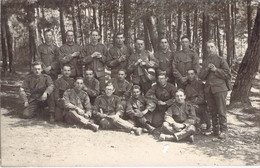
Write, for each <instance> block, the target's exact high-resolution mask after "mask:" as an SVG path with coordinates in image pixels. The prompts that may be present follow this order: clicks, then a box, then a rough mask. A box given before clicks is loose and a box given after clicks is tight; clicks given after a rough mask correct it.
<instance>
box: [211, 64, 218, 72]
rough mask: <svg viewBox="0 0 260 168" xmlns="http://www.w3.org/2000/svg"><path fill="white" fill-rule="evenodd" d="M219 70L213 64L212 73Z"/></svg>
mask: <svg viewBox="0 0 260 168" xmlns="http://www.w3.org/2000/svg"><path fill="white" fill-rule="evenodd" d="M216 70H217V68H216V67H215V65H214V64H211V71H213V72H215V71H216Z"/></svg>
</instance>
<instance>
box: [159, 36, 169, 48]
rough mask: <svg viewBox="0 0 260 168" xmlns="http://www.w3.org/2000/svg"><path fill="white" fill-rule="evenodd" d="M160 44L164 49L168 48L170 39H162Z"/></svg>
mask: <svg viewBox="0 0 260 168" xmlns="http://www.w3.org/2000/svg"><path fill="white" fill-rule="evenodd" d="M160 45H161V48H162V49H163V50H166V49H167V48H168V46H169V44H168V41H167V40H166V39H162V40H161V43H160Z"/></svg>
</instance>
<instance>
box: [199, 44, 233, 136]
mask: <svg viewBox="0 0 260 168" xmlns="http://www.w3.org/2000/svg"><path fill="white" fill-rule="evenodd" d="M207 50H208V57H207V58H206V59H205V60H204V61H203V63H202V70H201V72H200V75H199V77H200V78H201V79H202V80H206V84H205V89H204V91H205V97H206V100H207V103H208V107H209V111H210V112H211V114H212V126H213V135H215V136H218V138H220V139H225V138H226V136H227V116H226V97H227V91H228V87H227V84H226V82H227V80H229V79H231V72H230V69H229V67H228V64H227V62H226V61H225V60H224V59H223V58H222V57H220V56H219V55H218V54H217V48H216V46H215V44H214V42H213V41H209V42H207Z"/></svg>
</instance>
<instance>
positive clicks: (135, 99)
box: [126, 85, 156, 133]
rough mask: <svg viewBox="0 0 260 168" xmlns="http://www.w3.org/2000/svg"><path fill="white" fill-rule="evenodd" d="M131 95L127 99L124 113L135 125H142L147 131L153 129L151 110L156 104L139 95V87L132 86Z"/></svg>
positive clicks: (150, 131)
mask: <svg viewBox="0 0 260 168" xmlns="http://www.w3.org/2000/svg"><path fill="white" fill-rule="evenodd" d="M132 94H133V95H132V97H131V98H130V99H129V100H128V101H127V105H126V115H127V117H128V118H129V119H130V120H132V121H133V122H134V123H135V125H137V126H141V127H144V128H146V129H147V130H148V132H149V133H152V132H153V131H154V129H155V128H154V127H153V126H151V123H152V112H153V111H154V109H155V107H156V105H155V103H154V102H153V101H151V100H150V99H148V98H146V97H145V96H143V95H141V88H140V86H138V85H134V86H133V90H132Z"/></svg>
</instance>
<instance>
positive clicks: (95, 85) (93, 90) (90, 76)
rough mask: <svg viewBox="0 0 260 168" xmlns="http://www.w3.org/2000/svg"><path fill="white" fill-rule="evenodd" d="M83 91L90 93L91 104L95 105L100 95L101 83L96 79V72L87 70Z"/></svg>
mask: <svg viewBox="0 0 260 168" xmlns="http://www.w3.org/2000/svg"><path fill="white" fill-rule="evenodd" d="M84 84H85V86H84V87H83V90H84V91H85V92H87V93H88V96H89V98H90V103H91V104H94V102H95V99H96V97H97V96H98V95H99V93H100V86H99V81H98V80H97V79H96V78H95V77H94V72H93V70H92V69H87V70H86V71H85V78H84Z"/></svg>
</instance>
